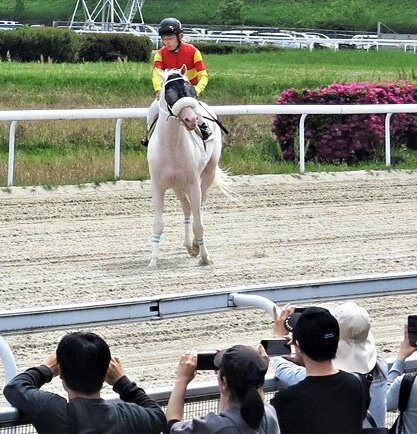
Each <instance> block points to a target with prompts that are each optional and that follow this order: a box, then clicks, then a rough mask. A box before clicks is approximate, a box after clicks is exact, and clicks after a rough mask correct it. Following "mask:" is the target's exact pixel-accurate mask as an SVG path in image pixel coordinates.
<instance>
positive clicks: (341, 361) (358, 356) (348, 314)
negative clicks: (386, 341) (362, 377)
mask: <svg viewBox="0 0 417 434" xmlns="http://www.w3.org/2000/svg"><path fill="white" fill-rule="evenodd" d="M332 313H333V315H334V317H335V318H336V319H337V322H338V323H339V327H340V340H339V345H338V348H337V353H336V359H335V360H334V365H335V366H336V368H338V369H341V370H342V371H346V372H359V373H361V374H366V373H368V372H370V371H372V369H373V368H374V367H375V365H376V357H377V353H376V346H375V339H374V337H373V335H372V333H371V331H370V328H371V321H370V319H369V314H368V312H367V310H366V309H364V308H363V307H361V306H359V305H357V304H356V303H353V302H347V303H342V304H340V305H339V306H336V307H335V308H334V309H332Z"/></svg>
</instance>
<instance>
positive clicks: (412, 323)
mask: <svg viewBox="0 0 417 434" xmlns="http://www.w3.org/2000/svg"><path fill="white" fill-rule="evenodd" d="M407 329H408V340H409V341H410V345H411V346H413V347H416V346H417V344H416V342H417V315H408V321H407Z"/></svg>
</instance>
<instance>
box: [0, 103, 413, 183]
mask: <svg viewBox="0 0 417 434" xmlns="http://www.w3.org/2000/svg"><path fill="white" fill-rule="evenodd" d="M212 109H213V110H214V111H215V112H216V114H217V115H275V114H299V115H301V118H300V122H299V132H300V134H299V136H300V137H299V159H300V173H304V172H305V120H306V117H307V116H308V115H348V114H371V113H379V114H386V117H385V164H386V166H390V165H391V133H390V122H391V116H392V114H394V113H417V104H363V105H359V104H358V105H353V104H351V105H349V104H345V105H313V104H311V105H307V104H305V105H298V104H294V105H229V106H212ZM147 113H148V109H147V108H126V109H121V108H119V109H116V108H110V109H72V110H8V111H0V122H1V121H3V122H7V121H8V122H11V124H10V129H9V155H8V166H7V187H11V186H12V185H13V178H14V161H15V146H16V127H17V123H18V122H20V121H39V120H74V119H116V123H115V132H114V178H115V179H119V178H120V175H121V172H120V153H121V128H122V121H123V119H132V118H144V117H146V115H147Z"/></svg>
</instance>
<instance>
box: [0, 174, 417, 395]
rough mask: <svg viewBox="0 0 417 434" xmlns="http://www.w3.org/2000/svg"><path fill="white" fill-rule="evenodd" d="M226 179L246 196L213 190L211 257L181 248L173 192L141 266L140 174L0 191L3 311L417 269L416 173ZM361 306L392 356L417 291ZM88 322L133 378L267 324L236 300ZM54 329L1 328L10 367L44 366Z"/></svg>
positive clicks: (147, 212)
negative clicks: (213, 309) (137, 319)
mask: <svg viewBox="0 0 417 434" xmlns="http://www.w3.org/2000/svg"><path fill="white" fill-rule="evenodd" d="M231 180H232V183H233V188H234V190H235V191H236V193H237V194H239V196H240V198H241V200H242V201H243V202H244V203H245V206H239V205H237V204H235V203H233V202H230V201H229V200H228V199H227V198H225V197H224V196H223V195H222V194H221V192H220V191H219V190H218V189H217V188H213V189H212V190H211V193H210V196H209V201H208V204H207V210H206V212H205V215H204V219H205V230H206V242H207V245H208V248H209V251H210V255H211V257H212V259H213V260H214V265H213V266H211V267H201V266H199V265H198V261H197V260H196V259H195V258H191V257H188V256H187V254H186V251H185V249H184V248H183V247H182V237H183V227H182V213H181V210H180V207H179V204H178V203H177V201H176V200H175V198H174V196H173V195H172V194H169V195H168V196H167V199H166V213H165V222H166V228H165V232H164V235H163V244H162V247H161V260H160V263H159V267H158V268H157V269H149V268H148V267H147V264H148V259H149V255H150V248H151V243H150V240H151V232H152V229H151V228H152V219H153V212H152V207H151V201H150V191H149V183H148V182H118V183H116V184H104V185H101V186H86V187H62V188H59V189H57V190H54V191H47V190H44V189H43V188H41V187H37V188H12V189H11V190H8V189H4V190H2V191H0V221H1V225H0V243H1V244H0V245H1V250H0V282H1V285H2V288H1V292H0V297H1V298H0V299H1V306H2V309H4V310H8V309H15V308H25V307H36V306H50V305H55V304H68V303H78V302H84V301H94V300H108V299H119V298H129V297H138V296H148V295H154V294H169V293H173V292H189V291H194V290H200V289H201V290H204V289H215V288H223V287H234V286H239V285H251V284H260V283H270V282H282V281H289V280H302V279H314V278H329V277H343V276H351V275H358V274H373V273H391V272H412V271H415V270H417V265H416V263H417V239H416V232H417V222H416V216H417V199H416V196H417V172H397V171H393V172H349V173H338V174H334V173H332V174H325V173H323V174H306V175H302V176H301V175H275V176H239V177H232V178H231ZM360 303H361V304H362V305H364V306H365V307H366V308H367V309H368V310H369V312H370V314H371V316H372V320H373V326H372V327H373V332H374V334H375V336H376V338H377V341H378V347H379V349H380V351H381V353H382V354H384V355H387V356H393V355H394V353H393V351H394V350H395V348H396V347H397V343H398V341H399V338H400V336H401V330H402V329H401V327H402V326H401V324H402V323H403V322H404V319H405V318H406V315H407V314H411V313H417V295H403V296H395V297H383V298H374V299H361V300H360ZM94 330H95V331H96V332H98V333H100V334H101V335H102V336H104V337H105V338H106V339H107V340H108V342H109V343H110V345H111V348H112V350H113V352H114V353H115V354H118V355H119V356H121V358H122V359H123V360H124V362H125V365H126V370H127V373H128V375H129V376H130V377H131V378H132V379H135V380H137V381H138V382H140V383H141V384H142V385H143V386H144V387H151V386H152V387H153V386H163V385H171V384H172V381H173V376H174V372H175V367H176V364H177V360H178V357H179V355H180V354H181V353H182V352H183V351H184V350H186V349H189V348H193V349H196V350H204V349H214V348H223V347H225V346H228V345H231V344H235V343H242V342H245V343H248V344H255V343H257V342H259V341H260V339H261V338H263V337H268V336H270V335H271V320H270V318H269V317H268V316H267V315H266V314H265V313H264V312H260V311H258V310H239V311H233V312H231V313H227V314H224V313H222V314H210V315H203V316H196V317H186V318H177V319H171V320H163V321H149V322H141V323H137V324H123V325H117V326H111V327H100V328H96V329H94ZM62 333H63V332H62V331H55V332H48V333H36V334H26V335H9V336H7V337H6V339H7V341H8V342H9V344H10V345H11V347H12V350H13V351H14V353H15V356H16V360H17V364H18V368H19V370H21V369H24V368H26V367H28V366H30V365H34V364H38V363H40V362H42V360H43V358H44V356H45V355H46V354H48V353H49V352H51V351H52V350H53V349H54V348H55V346H56V343H57V341H58V340H59V338H60V336H62ZM199 375H200V374H199ZM207 375H208V374H201V375H200V378H202V379H206V378H207ZM52 387H54V386H52ZM55 387H56V386H55Z"/></svg>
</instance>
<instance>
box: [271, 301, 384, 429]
mask: <svg viewBox="0 0 417 434" xmlns="http://www.w3.org/2000/svg"><path fill="white" fill-rule="evenodd" d="M332 313H333V316H334V317H335V318H336V319H337V322H338V323H339V328H340V338H339V344H338V347H337V352H336V358H335V359H334V361H333V364H334V366H335V367H336V368H337V369H340V370H342V371H345V372H357V373H360V374H368V373H370V374H372V376H373V380H372V383H371V387H370V391H369V393H370V398H371V401H370V405H369V411H370V412H371V414H372V416H373V418H374V419H375V422H376V424H377V425H378V427H384V426H385V416H386V392H387V376H388V368H387V364H386V362H385V360H384V359H383V358H382V357H381V356H377V351H376V344H375V339H374V336H373V335H372V333H371V331H370V328H371V321H370V318H369V314H368V312H367V311H366V309H364V308H363V307H361V306H359V305H358V304H356V303H353V302H346V303H342V304H340V305H338V306H336V307H335V308H334V309H333V312H332ZM299 315H300V314H298V313H295V318H294V319H291V317H292V316H294V307H293V306H290V305H287V306H285V308H284V309H283V310H282V311H281V314H280V315H275V321H274V334H275V336H276V337H283V336H286V335H288V333H289V330H288V328H286V326H285V324H287V326H288V325H289V326H290V327H289V328H290V329H291V327H294V324H295V323H296V319H297V317H299ZM288 318H289V319H288ZM288 322H289V323H290V324H288ZM297 363H300V361H299V360H297V359H294V357H286V358H284V357H274V358H273V359H272V364H273V367H274V371H275V376H276V377H277V379H278V380H279V381H281V382H282V383H283V384H284V385H286V386H290V385H293V384H296V383H298V382H299V381H301V380H303V379H304V378H305V377H306V370H305V368H304V367H303V366H299V365H298V364H297ZM363 426H364V428H369V427H370V425H369V423H368V422H367V421H366V420H365V421H364V424H363Z"/></svg>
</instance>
